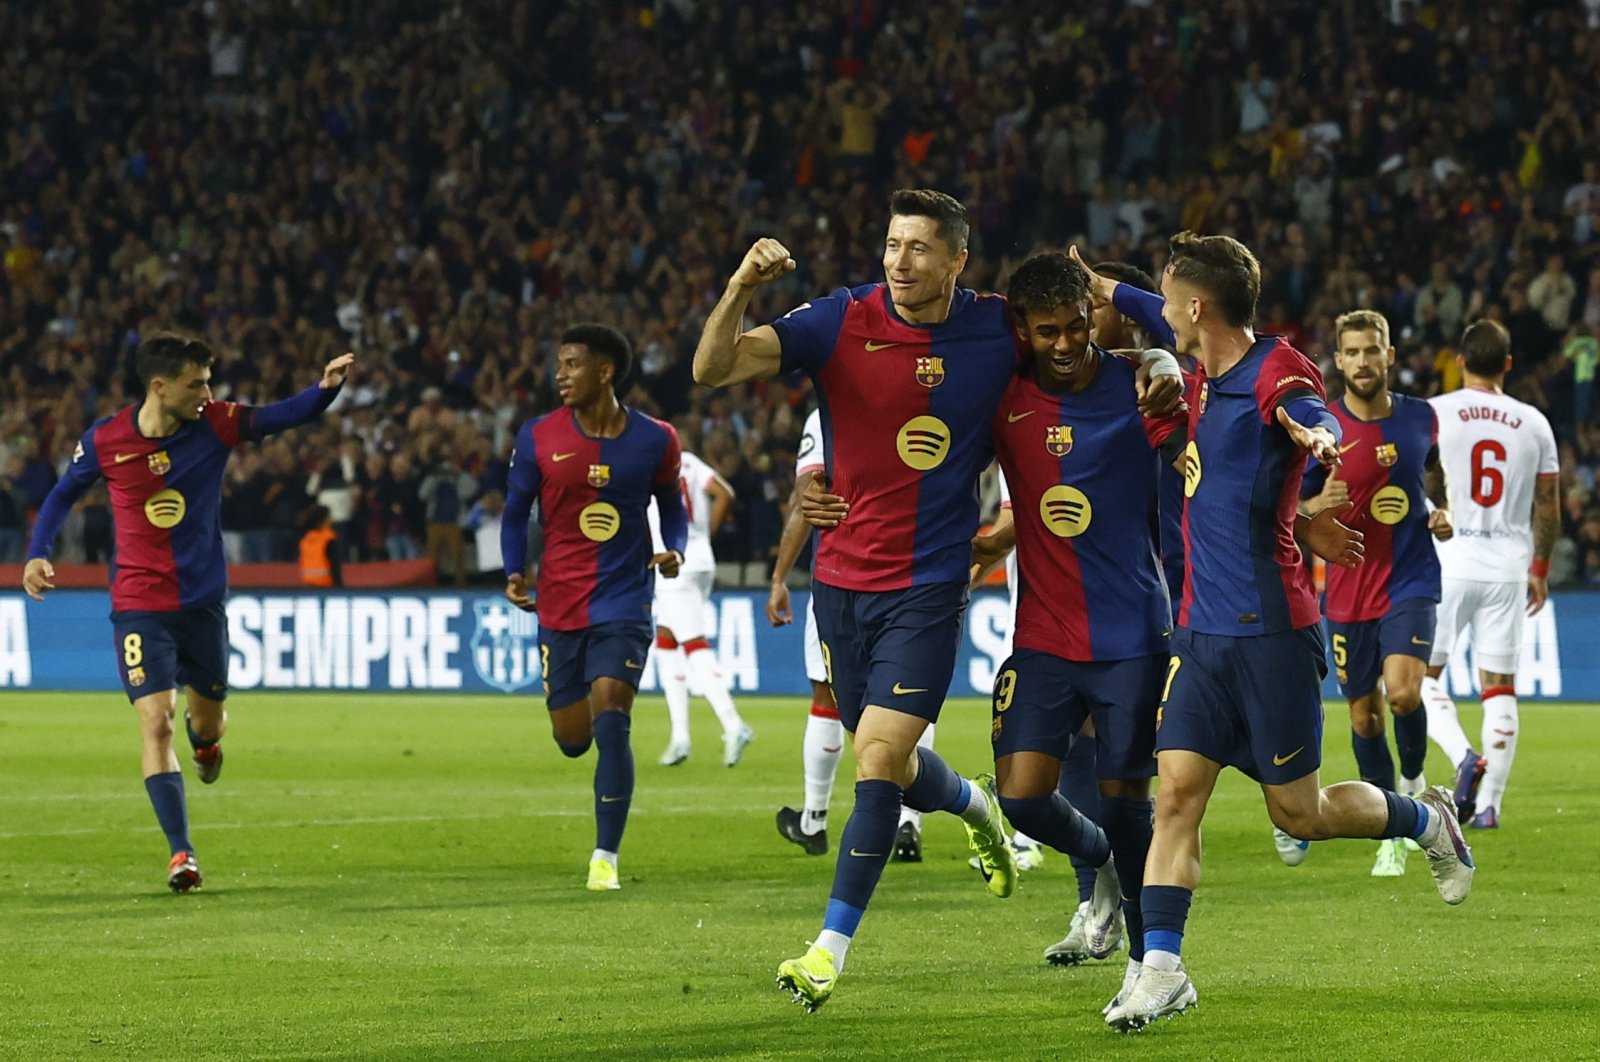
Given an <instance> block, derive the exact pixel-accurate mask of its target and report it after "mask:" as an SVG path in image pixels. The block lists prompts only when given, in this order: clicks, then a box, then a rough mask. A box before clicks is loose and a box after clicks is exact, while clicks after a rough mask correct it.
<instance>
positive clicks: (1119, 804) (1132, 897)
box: [1100, 797, 1155, 960]
mask: <svg viewBox="0 0 1600 1062" xmlns="http://www.w3.org/2000/svg"><path fill="white" fill-rule="evenodd" d="M1100 808H1101V811H1102V813H1103V814H1104V816H1105V831H1106V840H1108V841H1110V842H1111V854H1112V855H1114V856H1116V857H1117V884H1118V885H1119V886H1120V887H1121V889H1122V897H1123V899H1122V914H1123V917H1124V918H1125V919H1126V920H1127V924H1128V958H1130V959H1135V960H1143V959H1144V908H1143V907H1142V905H1141V904H1140V894H1141V893H1142V891H1143V888H1144V864H1145V860H1146V859H1147V858H1149V855H1150V838H1151V835H1152V834H1153V833H1154V830H1155V824H1154V820H1153V818H1152V816H1153V815H1154V814H1155V804H1154V803H1153V802H1152V801H1151V800H1150V799H1149V798H1146V799H1144V800H1130V799H1127V798H1125V797H1102V798H1101V799H1100Z"/></svg>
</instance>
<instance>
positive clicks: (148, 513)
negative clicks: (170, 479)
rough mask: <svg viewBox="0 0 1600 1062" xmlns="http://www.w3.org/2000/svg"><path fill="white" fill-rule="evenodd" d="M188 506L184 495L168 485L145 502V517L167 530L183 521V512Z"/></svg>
mask: <svg viewBox="0 0 1600 1062" xmlns="http://www.w3.org/2000/svg"><path fill="white" fill-rule="evenodd" d="M188 508H189V505H188V503H187V502H185V501H184V500H183V495H181V494H179V493H178V492H177V491H175V490H173V489H172V488H171V487H168V488H167V489H166V490H159V491H156V492H155V493H154V494H152V495H150V500H149V501H147V502H145V503H144V518H145V519H146V520H149V521H150V522H151V523H152V524H154V525H155V526H156V527H159V528H161V530H163V531H165V530H166V529H167V528H169V527H177V526H178V524H180V523H182V522H183V514H184V513H185V512H187V511H188Z"/></svg>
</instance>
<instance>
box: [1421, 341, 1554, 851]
mask: <svg viewBox="0 0 1600 1062" xmlns="http://www.w3.org/2000/svg"><path fill="white" fill-rule="evenodd" d="M1461 366H1462V370H1463V379H1464V382H1465V386H1464V387H1462V389H1461V390H1459V391H1452V392H1450V393H1449V394H1445V395H1440V396H1438V397H1437V398H1434V399H1431V400H1430V401H1431V402H1432V403H1433V408H1434V411H1435V412H1436V413H1437V414H1438V416H1439V452H1440V455H1441V456H1442V458H1443V460H1444V467H1445V469H1446V470H1447V471H1448V473H1449V476H1450V501H1451V506H1450V510H1451V512H1453V513H1454V514H1455V524H1456V537H1455V538H1454V539H1452V540H1451V541H1450V542H1449V543H1447V544H1446V545H1444V546H1443V547H1441V548H1440V550H1439V560H1440V563H1441V564H1442V565H1443V568H1444V592H1443V596H1442V598H1441V600H1440V602H1439V630H1438V634H1437V636H1436V637H1435V639H1434V644H1433V656H1432V658H1431V660H1430V661H1429V667H1428V677H1427V678H1426V679H1425V680H1424V681H1423V703H1424V704H1425V705H1426V706H1427V712H1428V730H1429V732H1430V733H1431V734H1432V735H1433V739H1434V740H1435V741H1437V742H1438V743H1439V747H1440V748H1442V749H1443V750H1444V752H1445V755H1446V756H1448V757H1449V758H1450V762H1451V763H1453V764H1455V765H1456V787H1455V801H1456V807H1457V809H1458V811H1459V814H1460V816H1461V821H1463V822H1470V823H1471V824H1472V825H1473V826H1475V827H1478V828H1479V829H1490V830H1492V829H1496V828H1498V827H1499V825H1500V810H1501V804H1502V802H1503V801H1504V798H1505V789H1506V780H1507V778H1509V777H1510V775H1511V761H1512V759H1513V758H1515V756H1516V754H1517V726H1518V724H1517V674H1516V672H1517V659H1518V657H1519V656H1520V655H1521V653H1522V618H1523V614H1524V611H1526V613H1527V614H1528V615H1530V616H1531V615H1533V614H1535V613H1537V612H1538V611H1539V610H1540V609H1542V608H1544V604H1545V600H1546V599H1547V598H1548V597H1549V596H1550V588H1549V584H1548V582H1547V579H1548V577H1549V574H1550V554H1551V552H1552V551H1553V550H1554V549H1555V545H1556V539H1557V538H1558V537H1559V535H1560V531H1561V509H1560V502H1559V495H1558V491H1557V477H1558V476H1559V474H1560V472H1561V464H1560V460H1559V457H1558V455H1557V452H1556V442H1555V436H1554V435H1553V434H1552V432H1551V431H1550V422H1549V421H1548V420H1546V419H1545V416H1544V414H1543V413H1540V412H1539V411H1538V410H1537V409H1534V408H1533V407H1532V406H1530V405H1528V404H1526V403H1524V402H1519V401H1517V400H1516V399H1514V398H1511V397H1510V396H1508V395H1507V394H1506V393H1505V391H1504V390H1503V385H1504V383H1505V375H1506V372H1507V371H1508V370H1509V369H1510V367H1511V337H1510V335H1509V334H1508V333H1507V332H1506V330H1505V327H1504V326H1503V325H1501V324H1500V323H1499V322H1498V321H1490V320H1483V321H1477V322H1475V323H1474V324H1472V325H1471V326H1470V327H1468V328H1467V330H1466V333H1465V334H1464V335H1463V336H1462V337H1461ZM1469 626H1470V627H1471V628H1472V656H1473V662H1474V663H1476V664H1477V666H1478V677H1479V680H1480V682H1481V683H1482V689H1483V731H1482V739H1483V746H1482V748H1483V755H1482V756H1481V757H1480V756H1479V755H1478V753H1477V751H1476V750H1474V749H1473V747H1472V743H1471V742H1470V741H1468V740H1467V736H1466V734H1465V733H1463V732H1462V729H1461V720H1460V719H1459V718H1458V717H1457V715H1456V706H1455V703H1454V702H1452V701H1451V700H1450V695H1449V694H1448V693H1446V692H1445V689H1444V683H1443V682H1442V681H1440V679H1439V676H1440V675H1441V674H1442V673H1443V672H1444V665H1445V663H1446V662H1447V661H1448V660H1449V658H1450V651H1451V650H1452V649H1453V648H1454V647H1455V644H1456V640H1457V639H1458V638H1460V637H1461V632H1462V631H1463V630H1464V629H1465V628H1467V627H1469ZM1480 780H1481V784H1482V791H1481V792H1480V791H1479V790H1478V787H1479V784H1480ZM1480 808H1481V809H1482V810H1479V809H1480Z"/></svg>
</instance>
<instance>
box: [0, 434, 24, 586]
mask: <svg viewBox="0 0 1600 1062" xmlns="http://www.w3.org/2000/svg"><path fill="white" fill-rule="evenodd" d="M21 475H22V459H21V458H20V457H11V458H8V459H7V460H6V462H5V464H4V465H0V564H17V563H20V562H21V560H22V555H23V554H24V553H25V552H27V544H28V543H27V537H26V536H27V531H28V494H27V491H25V490H23V488H22V486H21V484H19V483H18V482H17V480H18V479H19V478H20V477H21Z"/></svg>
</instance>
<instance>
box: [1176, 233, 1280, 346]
mask: <svg viewBox="0 0 1600 1062" xmlns="http://www.w3.org/2000/svg"><path fill="white" fill-rule="evenodd" d="M1167 272H1169V273H1171V274H1172V275H1173V276H1174V277H1177V278H1178V279H1179V280H1186V281H1188V282H1189V283H1191V284H1194V285H1195V286H1197V287H1199V288H1201V289H1203V290H1204V291H1205V292H1206V293H1207V294H1208V295H1210V296H1211V297H1212V298H1214V299H1215V300H1216V301H1217V309H1218V310H1219V311H1220V312H1221V313H1222V319H1223V320H1224V321H1226V322H1227V323H1228V324H1229V325H1232V326H1233V327H1234V328H1249V327H1250V324H1251V322H1252V321H1254V320H1255V318H1256V300H1257V299H1259V298H1260V297H1261V263H1260V262H1257V261H1256V256H1255V255H1253V254H1251V253H1250V248H1248V247H1246V246H1245V245H1244V244H1242V243H1240V242H1239V241H1238V240H1236V239H1234V238H1233V237H1232V236H1201V235H1200V234H1199V233H1195V232H1188V231H1184V232H1180V233H1178V234H1177V235H1176V236H1174V237H1172V243H1171V245H1170V257H1169V258H1168V260H1167Z"/></svg>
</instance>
